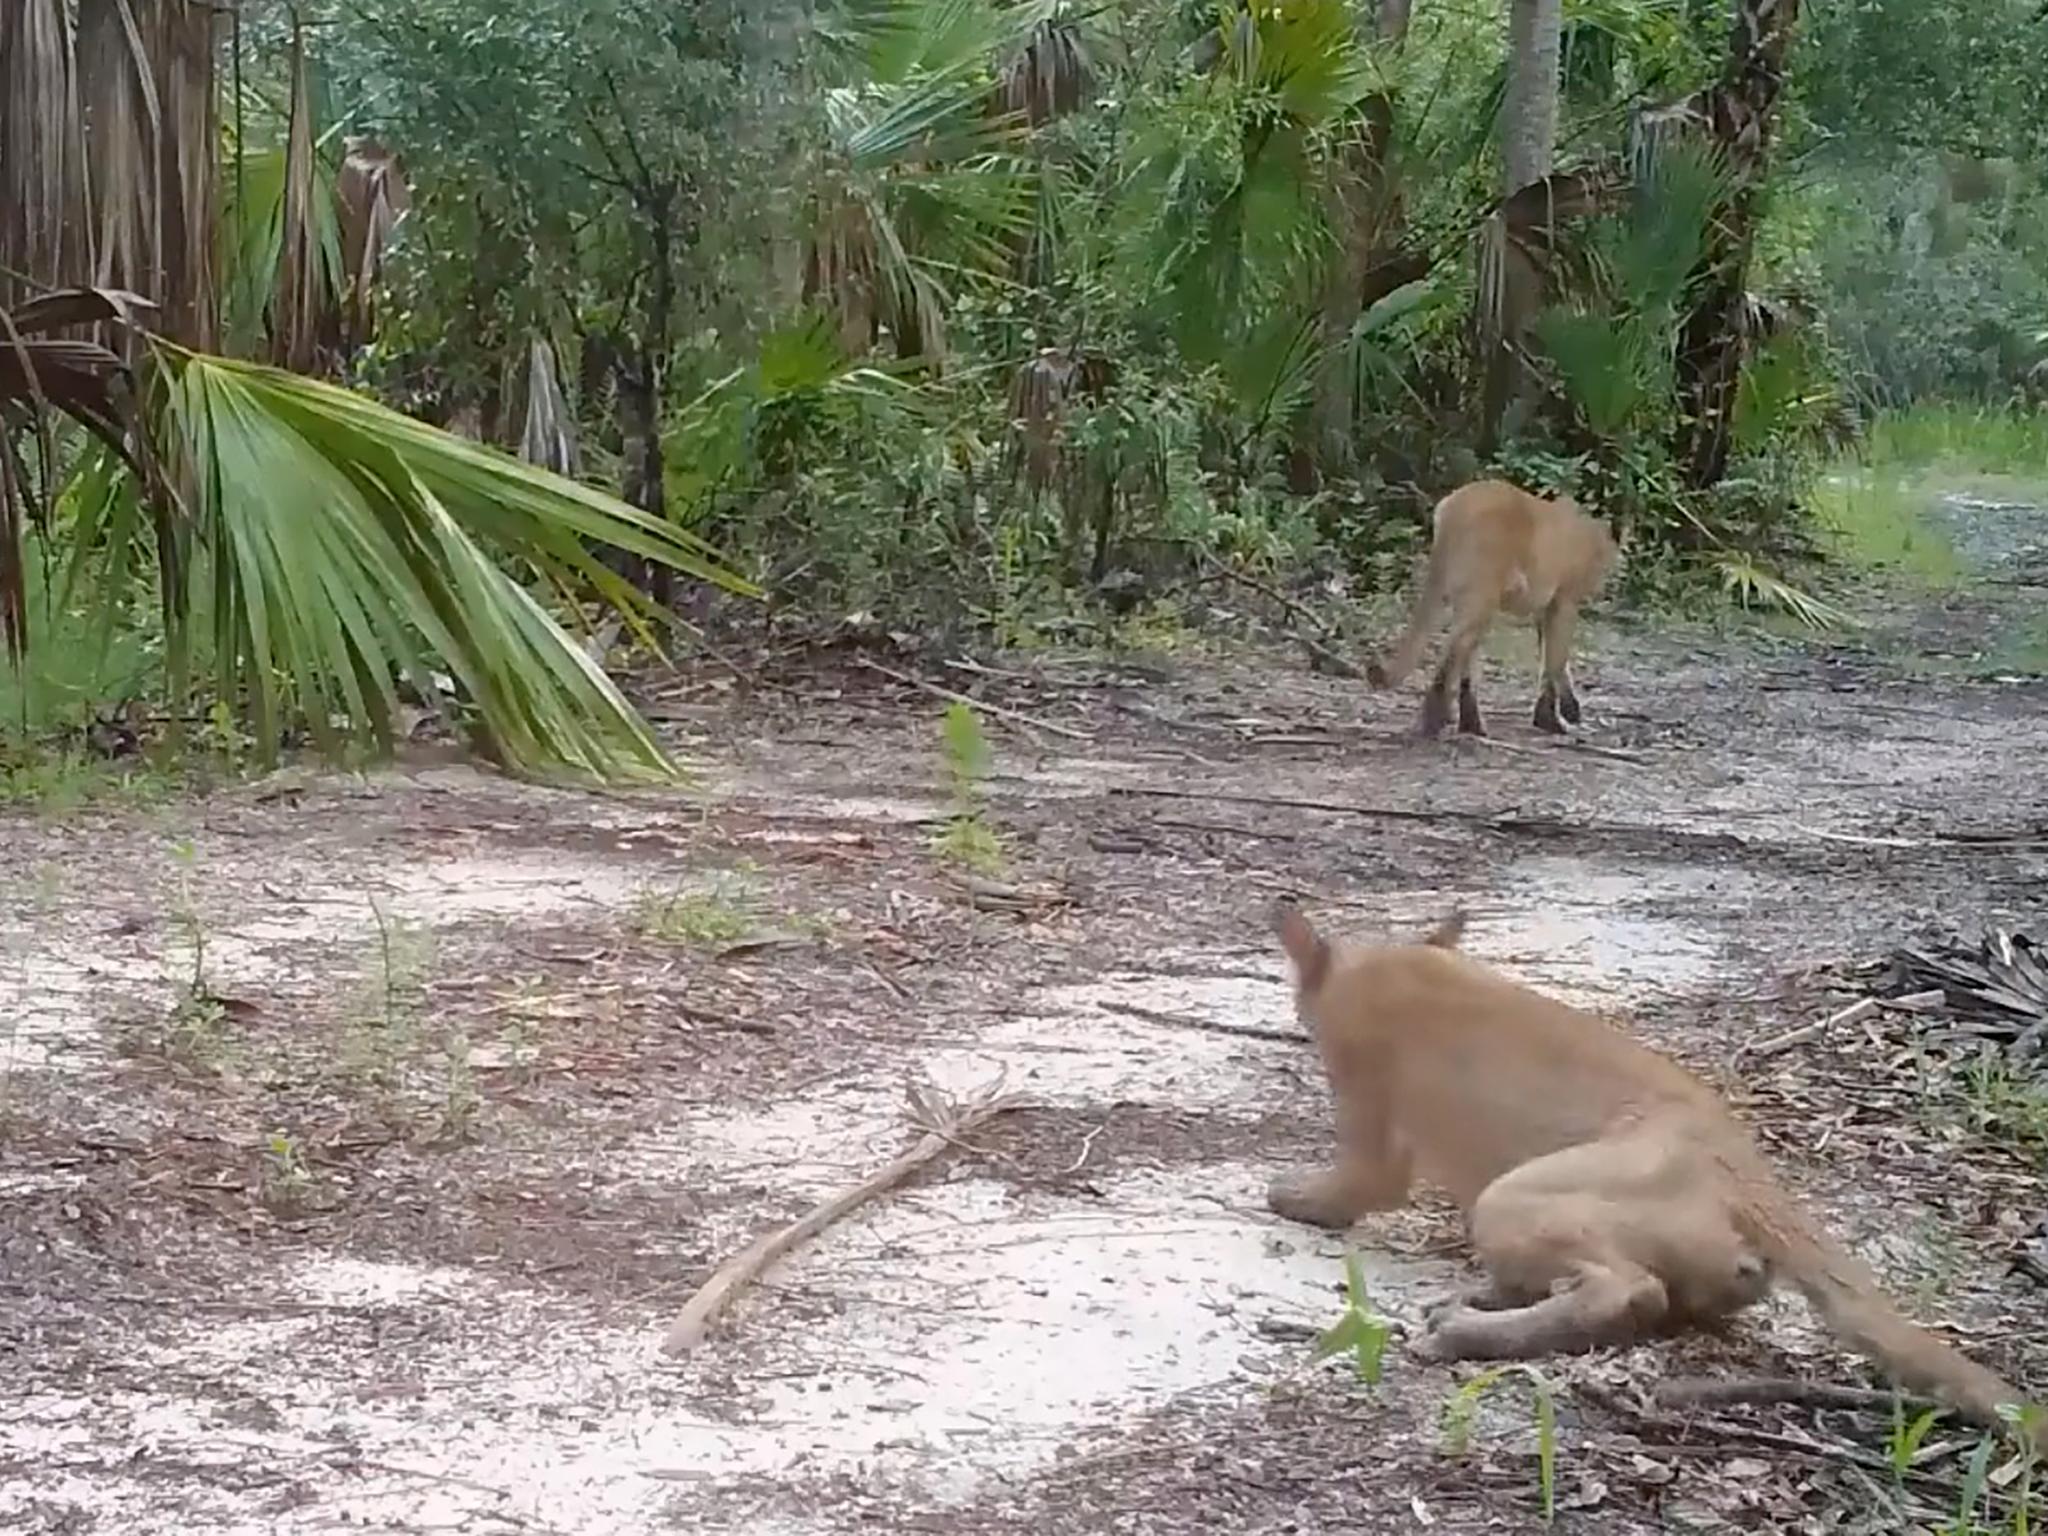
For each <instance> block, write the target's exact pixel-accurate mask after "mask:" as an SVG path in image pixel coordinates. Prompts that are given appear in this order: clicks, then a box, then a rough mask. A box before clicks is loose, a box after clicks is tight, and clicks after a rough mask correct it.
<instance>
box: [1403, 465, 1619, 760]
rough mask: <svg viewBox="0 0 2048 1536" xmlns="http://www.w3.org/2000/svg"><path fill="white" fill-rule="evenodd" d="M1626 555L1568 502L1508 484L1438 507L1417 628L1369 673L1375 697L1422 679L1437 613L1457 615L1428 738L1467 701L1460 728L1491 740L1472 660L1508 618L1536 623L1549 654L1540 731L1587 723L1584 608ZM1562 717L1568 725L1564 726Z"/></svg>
mask: <svg viewBox="0 0 2048 1536" xmlns="http://www.w3.org/2000/svg"><path fill="white" fill-rule="evenodd" d="M1618 553H1619V551H1618V550H1617V548H1616V546H1615V543H1614V537H1613V535H1612V534H1610V533H1609V532H1608V531H1607V525H1606V524H1605V523H1602V522H1600V521H1599V520H1598V519H1597V518H1592V517H1588V516H1587V515H1586V514H1585V513H1584V512H1582V511H1580V510H1579V504H1578V503H1577V502H1575V501H1573V500H1572V499H1571V498H1570V497H1569V496H1562V497H1558V498H1557V499H1555V500H1546V499H1545V498H1544V497H1541V496H1531V495H1530V494H1529V493H1528V492H1527V491H1525V490H1522V489H1520V488H1519V487H1517V486H1512V485H1509V484H1508V483H1507V482H1506V481H1505V480H1474V481H1473V482H1472V483H1471V484H1470V485H1461V486H1459V487H1458V488H1457V489H1456V490H1455V491H1453V492H1451V494H1450V495H1448V496H1446V497H1445V498H1444V499H1443V500H1442V501H1440V502H1438V503H1437V504H1436V515H1435V517H1434V519H1433V520H1432V532H1431V536H1430V545H1429V570H1428V572H1427V574H1425V575H1424V577H1423V579H1422V591H1421V592H1420V593H1418V594H1417V595H1416V598H1415V609H1414V611H1413V613H1411V614H1410V615H1409V619H1408V627H1407V629H1406V630H1404V631H1403V632H1402V634H1401V638H1400V639H1399V640H1398V641H1396V642H1395V645H1394V651H1393V654H1392V656H1390V657H1389V658H1388V660H1387V663H1386V665H1385V666H1382V665H1380V664H1379V663H1378V662H1374V663H1372V664H1371V665H1370V666H1368V667H1367V668H1366V669H1365V675H1366V678H1367V680H1368V681H1369V682H1371V684H1372V685H1373V686H1374V687H1375V688H1389V687H1393V686H1396V685H1397V684H1399V683H1400V682H1401V681H1402V680H1403V679H1405V678H1406V677H1407V676H1408V674H1409V673H1410V672H1412V671H1414V670H1415V663H1416V660H1417V659H1418V658H1419V657H1420V656H1421V655H1422V646H1423V642H1424V641H1425V640H1427V639H1428V637H1429V632H1430V631H1431V630H1432V629H1434V628H1435V627H1436V623H1437V616H1438V610H1439V609H1440V608H1443V607H1446V606H1448V607H1449V609H1450V611H1451V638H1450V640H1449V641H1448V643H1446V645H1445V646H1444V659H1443V661H1442V663H1441V664H1440V665H1439V666H1438V667H1437V669H1436V677H1435V678H1434V680H1432V681H1431V683H1430V685H1429V691H1428V692H1427V693H1425V694H1424V695H1423V696H1422V721H1421V726H1420V729H1421V731H1422V734H1424V735H1425V736H1434V735H1435V734H1436V733H1437V732H1439V731H1441V730H1442V729H1443V728H1444V726H1445V725H1447V724H1448V723H1449V722H1450V718H1451V696H1452V695H1453V694H1455V695H1456V696H1457V700H1458V729H1459V730H1461V731H1463V732H1465V733H1467V734H1468V735H1473V736H1484V735H1485V734H1486V720H1485V718H1484V716H1482V715H1481V714H1480V712H1479V695H1478V692H1477V691H1476V690H1475V689H1474V688H1473V686H1472V658H1473V657H1474V656H1475V655H1476V654H1477V653H1478V650H1479V642H1480V641H1481V640H1483V639H1485V638H1486V631H1487V627H1488V626H1489V625H1491V624H1492V623H1493V616H1494V615H1495V614H1496V613H1499V612H1501V611H1503V610H1505V611H1506V612H1508V613H1510V614H1513V615H1514V616H1516V617H1517V618H1524V619H1534V620H1535V621H1536V633H1537V637H1538V639H1539V640H1540V642H1541V644H1542V650H1543V688H1542V691H1541V692H1539V693H1538V694H1537V695H1536V727H1537V729H1538V730H1544V731H1562V730H1563V729H1564V728H1565V723H1566V722H1569V723H1571V724H1573V725H1577V724H1578V723H1579V713H1580V712H1579V696H1578V694H1577V693H1576V692H1575V691H1574V690H1573V688H1572V674H1571V651H1572V630H1573V629H1574V628H1575V627H1576V626H1577V624H1578V619H1579V605H1580V604H1581V603H1583V602H1585V600H1586V599H1587V598H1589V597H1591V596H1592V595H1593V594H1594V593H1595V592H1596V591H1598V590H1599V588H1600V584H1601V583H1602V582H1604V581H1605V580H1606V579H1607V573H1608V571H1609V570H1611V569H1612V568H1613V566H1614V562H1615V559H1616V557H1617V555H1618ZM1560 716H1562V719H1560V718H1559V717H1560Z"/></svg>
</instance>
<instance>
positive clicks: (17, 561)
mask: <svg viewBox="0 0 2048 1536" xmlns="http://www.w3.org/2000/svg"><path fill="white" fill-rule="evenodd" d="M148 308H149V305H148V303H147V301H145V300H143V299H141V298H140V297H138V296H137V295H135V294H132V293H121V292H117V291H113V290H96V289H77V290H69V291H59V292H56V293H51V294H46V295H44V296H42V297H40V298H36V299H32V300H30V301H29V302H27V303H26V304H23V305H20V306H19V307H17V308H16V309H15V310H13V311H12V312H11V313H10V312H8V311H6V310H0V645H4V648H5V650H6V653H7V655H8V656H9V658H10V659H12V660H15V661H19V660H20V658H21V656H22V654H23V651H24V649H25V647H26V645H27V641H28V631H27V618H28V616H27V607H26V600H25V599H26V583H25V579H24V572H23V568H22V561H23V549H22V539H21V536H22V533H23V531H24V529H25V528H26V527H27V526H28V524H29V523H30V522H31V521H40V520H41V519H43V518H44V517H46V516H47V514H48V510H49V509H48V496H47V487H44V488H42V489H39V488H38V487H37V486H35V485H34V484H33V483H32V479H31V476H30V475H29V473H28V470H27V466H26V464H25V463H24V461H23V459H22V457H21V453H20V450H19V442H20V438H21V435H22V433H23V431H24V430H27V429H33V430H34V431H35V432H36V434H37V436H38V438H39V442H38V453H37V461H38V468H39V469H40V470H41V471H42V474H43V477H44V478H45V479H47V477H48V475H49V473H50V469H51V459H52V449H51V442H52V436H51V433H50V430H49V428H50V419H51V416H52V414H53V413H61V414H62V415H64V416H67V417H69V418H70V419H71V420H72V421H75V422H76V423H78V425H79V426H81V427H83V428H84V429H85V430H86V431H87V432H89V433H91V434H92V435H93V436H94V437H95V438H97V439H99V441H100V443H101V444H102V445H104V446H105V447H106V448H107V449H109V450H111V452H112V453H113V454H114V456H115V457H116V458H117V459H118V460H119V461H120V462H122V463H123V464H125V465H126V466H127V467H128V468H129V470H130V471H131V472H132V473H133V474H134V476H135V479H136V482H137V483H138V484H142V485H149V486H156V485H158V484H159V482H158V481H157V479H156V476H155V471H154V465H153V464H152V463H151V462H150V460H149V458H148V447H147V443H146V442H145V441H144V439H143V436H142V434H141V433H140V432H138V431H137V430H136V417H135V396H134V390H133V388H132V381H131V376H130V373H129V368H128V363H127V361H126V359H125V358H123V357H122V355H121V354H120V353H119V352H117V351H115V350H114V349H113V348H112V347H109V346H106V345H103V344H102V343H101V342H99V341H95V340H90V339H85V338H81V337H77V336H53V335H51V334H49V333H50V332H53V331H63V330H71V329H78V328H84V327H105V326H108V325H110V324H118V325H120V326H122V327H125V326H127V325H128V324H130V323H132V322H133V321H134V320H135V319H136V318H137V317H138V316H139V315H140V314H141V313H142V312H143V311H145V310H147V309H148Z"/></svg>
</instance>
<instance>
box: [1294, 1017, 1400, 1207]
mask: <svg viewBox="0 0 2048 1536" xmlns="http://www.w3.org/2000/svg"><path fill="white" fill-rule="evenodd" d="M1337 1054H1338V1055H1339V1056H1341V1053H1337ZM1378 1056H1379V1053H1377V1052H1373V1053H1370V1054H1369V1055H1367V1056H1365V1057H1364V1058H1363V1059H1355V1058H1354V1059H1333V1053H1331V1052H1329V1051H1325V1053H1324V1060H1325V1062H1326V1064H1327V1065H1328V1066H1329V1068H1330V1091H1331V1093H1332V1094H1333V1096H1334V1097H1335V1099H1336V1107H1337V1163H1336V1166H1335V1167H1334V1168H1330V1169H1327V1170H1325V1171H1323V1172H1321V1173H1316V1174H1311V1175H1308V1176H1307V1177H1301V1178H1291V1179H1276V1180H1274V1181H1273V1183H1272V1184H1271V1185H1270V1186H1269V1187H1268V1189H1267V1191H1266V1204H1267V1206H1268V1207H1270V1208H1271V1209H1272V1210H1273V1212H1274V1213H1275V1214H1276V1215H1280V1216H1285V1217H1286V1218H1287V1219H1288V1220H1289V1221H1299V1222H1305V1223H1307V1224H1308V1225H1310V1226H1316V1227H1329V1228H1331V1229H1333V1230H1338V1231H1341V1230H1342V1229H1344V1228H1345V1227H1348V1226H1350V1225H1351V1224H1352V1223H1353V1222H1354V1221H1356V1220H1358V1218H1359V1217H1361V1216H1363V1215H1364V1214H1365V1213H1366V1212H1367V1211H1388V1210H1392V1209H1394V1207H1396V1206H1399V1205H1403V1204H1405V1203H1406V1202H1407V1199H1408V1190H1409V1186H1410V1185H1411V1183H1412V1182H1413V1180H1414V1158H1413V1155H1412V1154H1411V1153H1410V1151H1409V1149H1408V1147H1407V1146H1406V1145H1405V1144H1404V1143H1403V1142H1402V1141H1401V1140H1400V1138H1399V1137H1398V1136H1397V1135H1396V1134H1395V1130H1394V1126H1393V1124H1392V1122H1391V1120H1390V1119H1389V1118H1388V1115H1387V1079H1386V1072H1385V1068H1384V1064H1383V1063H1382V1062H1381V1061H1380V1060H1379V1059H1378Z"/></svg>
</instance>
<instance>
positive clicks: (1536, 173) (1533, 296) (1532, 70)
mask: <svg viewBox="0 0 2048 1536" xmlns="http://www.w3.org/2000/svg"><path fill="white" fill-rule="evenodd" d="M1563 35H1564V6H1563V3H1562V0H1510V3H1509V7H1508V78H1507V89H1506V91H1505V93H1504V94H1503V96H1502V98H1501V109H1500V126H1501V164H1502V176H1501V196H1502V198H1503V199H1506V198H1510V197H1513V196H1514V195H1515V194H1516V193H1517V192H1519V191H1521V190H1522V189H1523V188H1524V187H1528V186H1533V185H1534V184H1535V183H1537V182H1539V181H1542V180H1543V179H1544V178H1545V177H1547V176H1548V175H1549V174H1550V172H1551V168H1552V166H1551V162H1552V159H1553V157H1554V155H1555V152H1556V149H1557V69H1558V54H1559V51H1560V49H1561V47H1562V40H1563ZM1509 236H1510V231H1509V229H1508V225H1507V215H1506V212H1505V210H1503V211H1502V212H1501V213H1499V214H1496V215H1495V223H1494V226H1493V227H1492V228H1490V229H1489V230H1487V232H1486V239H1487V242H1488V245H1487V251H1486V254H1485V255H1484V256H1482V258H1481V263H1480V268H1481V277H1482V281H1481V283H1480V293H1481V306H1480V308H1481V326H1480V337H1481V346H1482V350H1483V353H1484V358H1485V379H1486V382H1485V391H1486V393H1485V400H1484V402H1483V404H1482V416H1483V430H1482V432H1481V437H1482V439H1483V440H1484V442H1485V444H1486V445H1487V446H1489V447H1490V446H1491V445H1492V444H1493V443H1494V442H1495V441H1496V440H1497V439H1498V437H1499V434H1500V431H1501V428H1502V425H1503V423H1504V421H1505V419H1506V417H1507V414H1508V411H1509V408H1510V406H1511V405H1512V404H1513V403H1514V401H1515V400H1516V399H1517V398H1518V397H1519V396H1520V395H1521V393H1522V392H1523V390H1524V388H1525V387H1526V383H1527V380H1526V379H1525V377H1524V373H1525V370H1524V369H1523V367H1522V363H1521V350H1520V349H1521V344H1522V337H1523V335H1524V333H1525V332H1526V331H1527V330H1528V327H1529V322H1530V321H1531V320H1533V319H1534V318H1535V317H1536V310H1537V309H1538V307H1539V306H1540V305H1541V304H1542V301H1543V287H1542V277H1541V274H1540V273H1538V272H1536V271H1535V270H1534V268H1533V267H1532V266H1531V264H1530V263H1529V262H1528V260H1527V259H1526V258H1525V257H1524V256H1523V254H1522V253H1521V252H1519V251H1517V250H1515V249H1514V247H1513V242H1512V240H1511V239H1510V237H1509Z"/></svg>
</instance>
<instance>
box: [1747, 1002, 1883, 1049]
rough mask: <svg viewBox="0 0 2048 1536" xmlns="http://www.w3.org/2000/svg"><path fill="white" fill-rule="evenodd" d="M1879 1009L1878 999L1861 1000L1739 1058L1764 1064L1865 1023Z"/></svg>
mask: <svg viewBox="0 0 2048 1536" xmlns="http://www.w3.org/2000/svg"><path fill="white" fill-rule="evenodd" d="M1877 1009H1878V1002H1877V999H1876V998H1874V997H1865V998H1859V999H1858V1000H1857V1001H1855V1002H1853V1003H1851V1004H1850V1005H1849V1006H1848V1007H1846V1008H1837V1009H1836V1010H1835V1011H1834V1012H1833V1013H1831V1014H1829V1015H1828V1016H1827V1017H1826V1018H1824V1019H1816V1020H1815V1021H1814V1022H1813V1023H1811V1024H1802V1025H1800V1026H1799V1027H1798V1028H1797V1029H1788V1030H1786V1031H1785V1033H1783V1034H1782V1035H1773V1036H1771V1038H1770V1039H1768V1040H1764V1041H1761V1042H1759V1043H1758V1044H1756V1045H1753V1046H1750V1047H1749V1048H1747V1049H1746V1050H1743V1051H1741V1052H1738V1053H1737V1054H1739V1055H1740V1056H1742V1057H1743V1058H1744V1059H1745V1060H1748V1061H1762V1060H1763V1059H1764V1058H1765V1057H1767V1056H1776V1055H1779V1054H1781V1053H1783V1052H1785V1051H1789V1050H1791V1049H1792V1048H1793V1047H1794V1046H1795V1045H1804V1044H1805V1043H1806V1042H1807V1041H1809V1040H1814V1039H1818V1038H1819V1037H1820V1036H1822V1035H1824V1034H1826V1033H1827V1032H1828V1031H1829V1030H1831V1029H1837V1028H1843V1027H1846V1026H1847V1025H1850V1024H1861V1023H1862V1022H1863V1021H1864V1020H1865V1019H1867V1018H1869V1017H1870V1016H1871V1015H1873V1014H1874V1013H1876V1012H1877Z"/></svg>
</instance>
